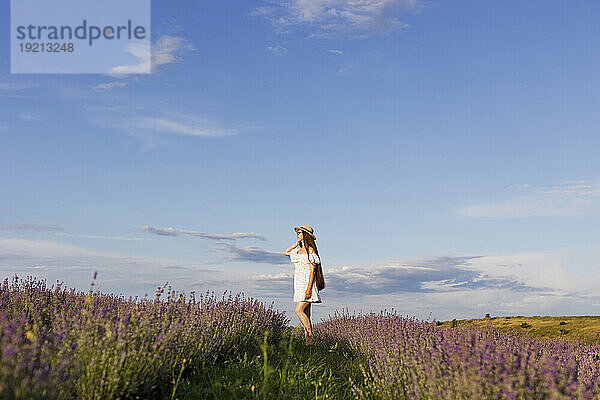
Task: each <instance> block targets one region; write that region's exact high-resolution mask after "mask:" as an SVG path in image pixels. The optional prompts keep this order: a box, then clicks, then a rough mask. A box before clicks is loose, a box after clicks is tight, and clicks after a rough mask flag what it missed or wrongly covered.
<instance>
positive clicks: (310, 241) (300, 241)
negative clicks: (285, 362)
mask: <svg viewBox="0 0 600 400" xmlns="http://www.w3.org/2000/svg"><path fill="white" fill-rule="evenodd" d="M294 231H296V243H294V244H293V245H291V246H290V247H288V248H287V249H286V250H285V251H284V252H283V254H285V255H286V256H289V257H290V261H292V262H293V263H294V264H295V270H294V301H295V302H296V309H295V312H296V315H298V318H299V319H300V323H301V324H302V327H303V328H304V338H305V341H306V344H307V345H311V344H312V343H313V335H312V325H311V323H310V307H311V304H312V303H321V296H320V295H319V290H323V289H324V288H325V281H324V279H323V270H322V269H321V260H320V258H319V251H318V250H317V245H316V244H315V240H316V237H315V235H314V233H313V232H314V231H313V228H311V227H310V226H308V225H301V226H299V227H295V228H294Z"/></svg>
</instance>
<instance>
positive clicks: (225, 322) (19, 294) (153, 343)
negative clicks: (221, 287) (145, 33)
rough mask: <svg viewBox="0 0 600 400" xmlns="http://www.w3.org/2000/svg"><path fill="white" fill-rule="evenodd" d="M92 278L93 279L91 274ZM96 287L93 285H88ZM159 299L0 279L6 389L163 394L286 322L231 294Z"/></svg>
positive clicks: (16, 392)
mask: <svg viewBox="0 0 600 400" xmlns="http://www.w3.org/2000/svg"><path fill="white" fill-rule="evenodd" d="M94 279H95V276H94ZM92 286H93V283H92ZM165 289H166V288H164V287H162V288H160V287H159V288H158V290H157V293H156V297H155V298H154V299H147V298H144V299H138V298H137V297H136V298H131V297H130V298H129V299H125V298H124V297H122V296H114V295H110V294H103V293H100V292H94V291H93V290H92V289H91V290H90V292H89V293H84V292H77V291H75V290H74V289H69V290H67V289H65V288H64V287H63V285H62V284H60V283H59V284H57V285H56V286H54V287H53V288H48V287H47V285H46V282H45V281H43V280H37V279H35V278H32V277H28V278H27V279H26V280H22V279H19V277H18V276H16V275H15V276H14V277H13V278H12V279H11V281H10V282H9V280H8V279H5V280H4V282H3V284H2V285H1V286H0V393H2V396H3V397H4V398H12V399H31V398H44V399H64V398H78V399H116V398H121V399H125V398H134V397H144V398H152V397H155V398H159V397H161V396H162V395H163V394H164V393H169V394H171V388H172V386H173V385H174V384H175V383H176V381H178V380H179V379H180V378H181V373H182V370H183V369H185V371H184V373H188V374H193V372H194V371H195V370H197V369H199V368H202V367H203V365H205V363H206V362H217V361H218V360H221V359H225V358H228V357H233V356H237V355H240V354H243V353H244V351H246V350H247V349H248V348H249V347H250V346H252V345H253V341H254V338H255V337H256V336H262V335H263V334H264V332H270V335H269V337H270V338H271V340H272V341H273V342H277V340H278V339H279V337H280V336H281V334H282V333H283V331H284V330H285V327H286V324H287V322H288V320H287V319H286V317H285V314H284V313H280V312H277V311H275V310H273V309H272V305H271V306H270V307H269V308H266V307H265V306H264V305H263V303H261V302H259V301H258V300H255V299H252V298H248V299H246V298H245V297H244V295H243V294H237V295H236V296H235V297H233V296H232V295H231V293H230V294H229V296H227V297H226V294H227V292H225V293H224V294H223V297H222V298H221V299H220V300H217V298H216V297H215V296H214V294H210V293H208V292H207V294H206V296H204V295H202V296H200V298H199V299H196V298H195V294H194V293H192V294H191V296H190V297H189V298H186V297H185V296H184V295H183V294H179V293H177V292H175V291H172V290H171V287H170V286H169V287H168V292H167V298H166V300H163V299H162V298H161V297H162V295H163V294H164V291H165Z"/></svg>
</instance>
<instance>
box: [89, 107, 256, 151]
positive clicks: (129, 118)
mask: <svg viewBox="0 0 600 400" xmlns="http://www.w3.org/2000/svg"><path fill="white" fill-rule="evenodd" d="M89 121H90V122H91V123H93V124H96V125H99V126H102V127H104V128H109V129H114V130H118V131H122V132H125V133H126V134H128V135H131V136H134V137H136V138H139V139H141V140H143V141H144V145H145V148H152V147H155V146H158V145H168V144H169V142H167V141H166V140H164V138H165V137H166V136H167V135H171V136H192V137H222V136H229V135H236V134H239V133H240V132H241V131H242V130H252V129H261V127H247V126H243V127H226V126H224V125H223V124H220V123H218V122H216V121H213V120H210V119H207V118H204V117H201V116H197V115H190V114H185V113H182V112H173V111H165V112H161V111H159V110H157V109H154V110H153V111H152V113H149V112H148V111H147V110H146V109H144V108H143V107H142V108H140V109H133V110H132V109H131V108H109V109H102V108H99V109H96V110H94V114H93V116H92V117H90V118H89Z"/></svg>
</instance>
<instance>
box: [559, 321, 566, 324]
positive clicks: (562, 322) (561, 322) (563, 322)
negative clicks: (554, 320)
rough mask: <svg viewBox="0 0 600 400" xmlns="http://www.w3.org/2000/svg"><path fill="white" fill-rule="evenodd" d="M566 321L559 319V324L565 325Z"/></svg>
mask: <svg viewBox="0 0 600 400" xmlns="http://www.w3.org/2000/svg"><path fill="white" fill-rule="evenodd" d="M566 324H567V323H566V322H565V321H560V324H559V325H566Z"/></svg>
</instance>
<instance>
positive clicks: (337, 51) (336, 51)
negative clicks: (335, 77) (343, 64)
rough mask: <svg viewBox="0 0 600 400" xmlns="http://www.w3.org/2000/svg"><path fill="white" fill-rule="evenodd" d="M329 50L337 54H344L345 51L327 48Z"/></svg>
mask: <svg viewBox="0 0 600 400" xmlns="http://www.w3.org/2000/svg"><path fill="white" fill-rule="evenodd" d="M327 51H328V52H329V53H332V54H336V55H342V54H344V52H343V51H342V50H337V49H330V50H327Z"/></svg>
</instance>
